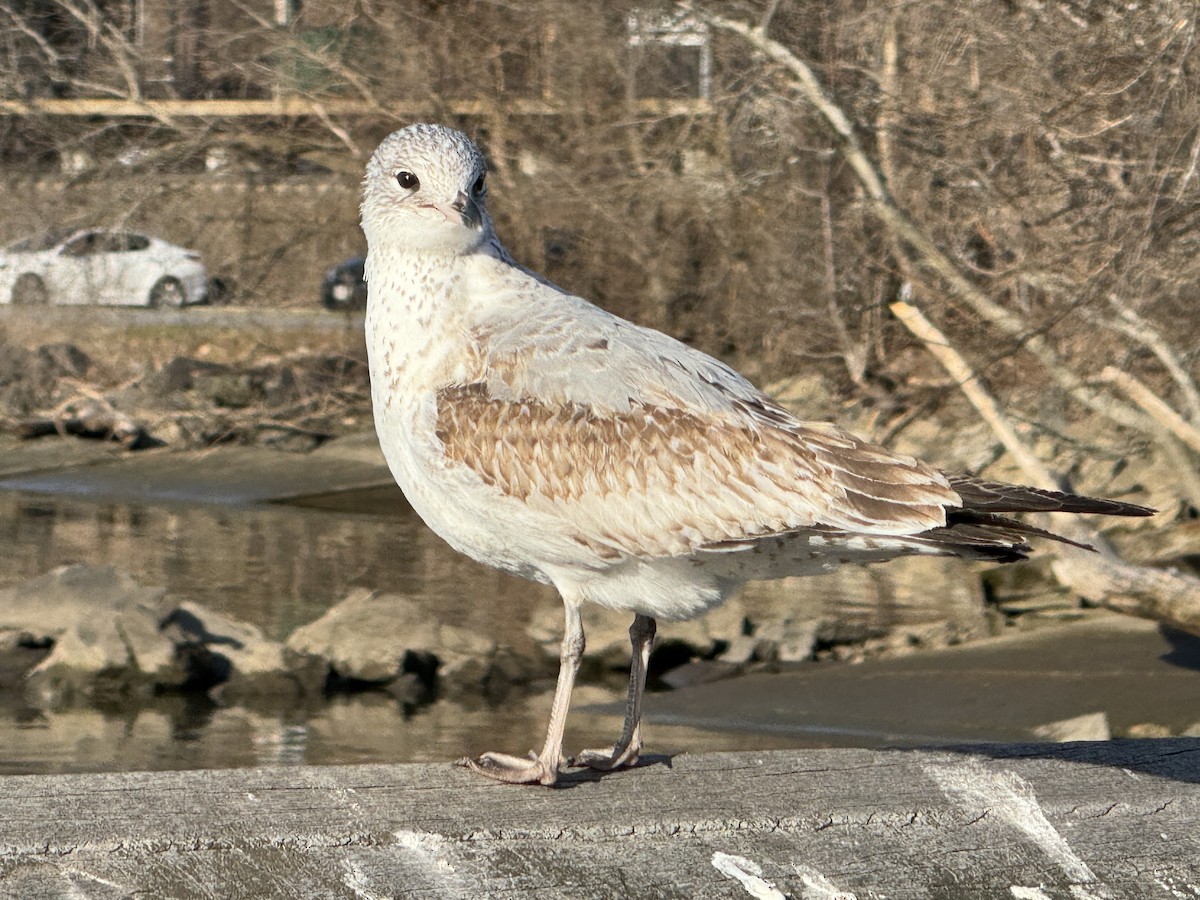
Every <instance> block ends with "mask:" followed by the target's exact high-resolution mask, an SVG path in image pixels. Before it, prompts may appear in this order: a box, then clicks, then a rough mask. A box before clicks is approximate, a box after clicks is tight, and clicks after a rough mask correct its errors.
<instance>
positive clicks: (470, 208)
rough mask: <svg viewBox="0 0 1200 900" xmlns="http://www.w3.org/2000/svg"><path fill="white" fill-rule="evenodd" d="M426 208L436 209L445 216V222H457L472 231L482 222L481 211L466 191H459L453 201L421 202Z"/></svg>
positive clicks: (476, 229)
mask: <svg viewBox="0 0 1200 900" xmlns="http://www.w3.org/2000/svg"><path fill="white" fill-rule="evenodd" d="M421 206H423V207H425V208H426V209H436V210H437V211H438V212H440V213H441V214H442V215H443V216H445V217H446V221H447V222H458V223H461V224H462V225H464V226H465V227H467V228H470V229H471V230H472V231H478V230H479V228H480V226H481V225H482V224H483V213H481V212H480V211H479V204H477V203H476V202H475V201H474V200H472V199H471V198H470V197H468V196H467V193H466V191H459V192H458V196H457V197H455V198H454V202H453V203H449V204H447V203H422V204H421Z"/></svg>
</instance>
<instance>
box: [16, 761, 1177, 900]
mask: <svg viewBox="0 0 1200 900" xmlns="http://www.w3.org/2000/svg"><path fill="white" fill-rule="evenodd" d="M0 809H3V816H2V818H0V895H4V896H13V897H22V898H29V897H34V898H36V897H62V896H77V897H104V898H107V897H127V896H131V895H134V894H136V895H138V896H150V897H212V898H218V897H219V898H231V897H305V898H310V897H331V898H341V897H346V898H383V897H413V898H418V897H419V898H435V897H436V898H440V897H453V898H476V897H537V898H550V897H569V898H583V897H635V898H640V897H670V898H674V897H679V898H695V897H705V898H709V897H739V898H745V897H756V898H773V900H779V898H784V897H791V898H820V900H835V898H843V900H846V898H850V897H857V898H859V900H866V898H868V897H888V898H893V900H895V898H907V897H913V898H916V897H921V898H929V897H938V898H951V897H964V898H965V897H971V898H976V897H1004V898H1013V897H1016V898H1060V897H1061V898H1071V900H1087V898H1118V897H1134V896H1136V897H1163V898H1177V897H1197V896H1200V740H1196V739H1170V740H1157V741H1116V742H1106V743H1091V744H1047V745H1011V744H1009V745H995V746H973V747H966V748H951V749H944V750H936V751H902V750H891V751H868V750H820V751H777V752H770V753H730V754H709V755H695V756H691V755H680V756H677V757H675V758H674V759H666V758H658V759H651V760H650V761H649V762H648V764H646V765H644V766H642V767H641V768H638V769H636V770H633V771H627V772H621V773H616V774H612V775H606V776H603V777H600V776H597V775H595V774H592V773H583V774H580V775H578V776H574V777H572V778H570V779H568V780H567V782H566V783H565V784H563V785H562V786H560V787H558V788H555V789H545V788H519V787H509V786H504V785H499V784H493V783H490V782H487V781H484V780H483V779H480V778H478V777H476V776H473V775H470V774H469V773H467V772H466V771H464V770H462V769H456V768H454V767H451V766H449V765H403V766H400V765H398V766H347V767H336V768H318V767H297V768H275V769H251V770H226V771H194V772H171V773H155V774H145V773H132V774H121V775H71V776H50V777H46V776H22V777H10V778H4V779H0Z"/></svg>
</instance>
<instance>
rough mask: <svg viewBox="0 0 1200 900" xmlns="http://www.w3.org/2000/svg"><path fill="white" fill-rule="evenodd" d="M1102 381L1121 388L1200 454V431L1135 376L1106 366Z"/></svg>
mask: <svg viewBox="0 0 1200 900" xmlns="http://www.w3.org/2000/svg"><path fill="white" fill-rule="evenodd" d="M1100 380H1101V381H1103V382H1105V383H1107V384H1113V385H1116V386H1117V387H1119V388H1120V389H1121V390H1122V391H1124V392H1125V393H1126V395H1128V397H1129V399H1130V400H1132V401H1133V402H1134V403H1136V404H1137V405H1138V406H1139V407H1141V408H1142V409H1143V410H1145V411H1146V413H1147V415H1149V416H1150V417H1151V418H1152V419H1154V421H1155V422H1157V423H1158V424H1159V425H1161V426H1162V427H1163V428H1165V429H1166V430H1167V431H1169V432H1171V433H1172V434H1173V435H1175V436H1176V437H1177V438H1179V440H1181V441H1183V442H1184V443H1185V444H1187V445H1188V446H1189V447H1191V448H1192V449H1193V450H1195V451H1196V452H1197V453H1200V429H1197V428H1196V426H1195V425H1193V424H1191V423H1190V422H1188V421H1187V419H1185V418H1184V417H1183V416H1181V415H1179V413H1177V412H1175V410H1173V409H1171V407H1170V406H1168V405H1167V404H1166V403H1165V402H1164V401H1163V400H1162V399H1161V398H1160V397H1159V396H1158V395H1157V394H1155V393H1154V392H1153V391H1152V390H1150V388H1148V387H1146V385H1145V384H1143V383H1142V382H1141V381H1139V380H1138V379H1137V378H1135V377H1134V376H1133V375H1130V374H1129V373H1128V372H1122V371H1121V370H1120V369H1118V368H1116V367H1114V366H1105V367H1104V370H1103V371H1102V372H1101V373H1100Z"/></svg>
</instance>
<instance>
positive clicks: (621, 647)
mask: <svg viewBox="0 0 1200 900" xmlns="http://www.w3.org/2000/svg"><path fill="white" fill-rule="evenodd" d="M580 615H581V617H582V619H583V633H584V637H585V638H586V641H587V646H586V648H585V649H584V663H585V666H587V667H589V668H592V669H603V670H608V671H616V670H627V669H628V668H629V657H630V652H631V648H630V644H629V626H630V624H631V623H632V622H633V613H626V612H616V611H614V610H611V609H605V608H603V607H600V606H596V605H594V604H590V603H589V604H585V605H584V607H583V609H582V610H581V612H580ZM745 630H746V616H745V610H744V608H743V606H742V603H741V600H740V599H739V598H738V597H736V596H735V597H731V598H730V599H729V600H728V601H727V602H726V603H725V604H724V605H723V606H719V607H717V608H716V609H713V610H709V611H708V612H707V613H705V614H704V615H703V616H700V617H699V618H696V619H692V620H690V621H686V622H669V621H659V622H658V634H657V637H656V638H655V642H654V647H655V649H654V656H653V657H652V658H651V664H650V668H651V671H654V670H655V669H656V668H657V669H659V670H660V671H661V670H663V669H664V668H666V667H669V665H668V663H670V662H671V661H674V665H682V664H684V663H687V662H689V661H691V660H693V659H710V658H712V657H714V656H716V655H717V654H719V653H721V652H723V651H724V650H726V649H727V648H728V646H729V644H730V642H732V641H733V640H734V639H735V638H737V637H738V636H739V635H742V634H743V633H744V632H745ZM528 634H529V636H530V637H531V638H533V640H534V641H535V642H536V643H537V645H538V646H539V647H540V648H541V650H542V653H543V654H545V657H546V659H547V660H548V661H553V662H554V663H557V662H558V657H559V647H560V645H561V643H562V637H563V611H562V607H561V606H559V605H557V604H555V605H554V606H552V607H551V606H547V607H546V609H545V610H543V611H542V612H541V614H540V615H538V616H537V617H536V618H535V619H534V622H533V624H532V625H530V626H529V629H528Z"/></svg>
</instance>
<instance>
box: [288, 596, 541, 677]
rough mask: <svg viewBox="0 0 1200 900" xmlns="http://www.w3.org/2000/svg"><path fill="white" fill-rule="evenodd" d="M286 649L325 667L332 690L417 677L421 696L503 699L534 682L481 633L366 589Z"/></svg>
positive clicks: (295, 636)
mask: <svg viewBox="0 0 1200 900" xmlns="http://www.w3.org/2000/svg"><path fill="white" fill-rule="evenodd" d="M286 646H287V648H288V649H289V650H291V651H292V652H293V653H294V654H295V657H293V658H294V659H296V660H302V659H311V658H314V657H315V658H317V659H319V660H322V661H324V663H325V664H326V665H327V667H328V673H329V677H330V682H331V684H334V685H341V686H368V687H369V686H374V687H382V688H386V687H388V686H389V685H392V684H395V683H398V684H399V685H400V686H402V687H403V686H405V685H406V684H407V683H408V682H410V681H411V679H410V678H409V677H407V676H416V678H417V680H418V681H419V682H420V683H421V684H422V685H423V686H424V687H425V688H426V689H427V690H432V689H433V688H434V687H437V688H438V689H440V690H443V691H449V692H451V693H453V692H455V691H457V690H465V691H475V692H477V691H479V690H481V689H482V690H487V691H497V692H500V693H503V692H504V691H505V690H506V689H507V686H508V685H510V684H515V683H521V682H524V681H528V680H529V679H531V678H532V677H534V673H533V672H531V671H530V665H529V664H528V663H523V662H522V661H520V660H519V659H517V657H516V656H515V655H514V654H512V653H511V652H510V651H509V650H508V649H507V648H504V647H501V646H500V645H499V644H497V642H496V641H495V640H494V639H492V638H490V637H488V636H487V635H482V634H478V633H476V632H474V631H469V630H467V629H465V628H459V627H457V626H455V625H449V624H446V623H444V622H441V621H438V620H437V619H436V618H431V617H430V615H429V613H428V612H426V611H425V610H423V609H421V607H420V606H418V605H417V604H416V603H414V602H413V601H412V600H410V599H408V598H407V597H403V596H400V595H399V594H382V593H378V592H375V591H369V590H366V589H364V588H359V589H356V590H354V591H353V592H352V593H351V594H350V595H349V596H347V597H346V599H345V600H343V601H342V602H341V603H338V604H337V605H336V606H334V607H333V608H332V609H330V610H329V611H328V612H326V613H325V614H324V615H323V616H321V617H320V618H319V619H316V620H315V621H313V622H310V623H309V624H307V625H303V626H301V627H300V628H297V629H296V630H295V631H294V632H292V634H291V635H290V636H289V637H288V639H287V642H286ZM402 693H407V690H404V691H402Z"/></svg>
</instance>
